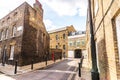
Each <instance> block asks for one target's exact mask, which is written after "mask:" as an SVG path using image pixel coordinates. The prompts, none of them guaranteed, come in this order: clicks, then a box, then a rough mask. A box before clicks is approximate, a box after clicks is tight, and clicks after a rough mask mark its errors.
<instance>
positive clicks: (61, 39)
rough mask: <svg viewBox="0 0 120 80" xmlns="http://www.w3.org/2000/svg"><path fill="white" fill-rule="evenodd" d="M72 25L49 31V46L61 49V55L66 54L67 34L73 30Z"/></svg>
mask: <svg viewBox="0 0 120 80" xmlns="http://www.w3.org/2000/svg"><path fill="white" fill-rule="evenodd" d="M74 31H75V29H74V27H73V26H72V25H70V26H67V27H63V28H59V29H56V30H51V31H49V32H48V33H49V35H50V48H54V49H62V53H63V54H62V56H66V57H67V56H68V34H70V33H71V32H74Z"/></svg>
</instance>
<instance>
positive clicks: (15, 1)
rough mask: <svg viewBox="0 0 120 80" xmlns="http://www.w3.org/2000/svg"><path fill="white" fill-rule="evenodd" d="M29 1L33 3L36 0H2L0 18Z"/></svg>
mask: <svg viewBox="0 0 120 80" xmlns="http://www.w3.org/2000/svg"><path fill="white" fill-rule="evenodd" d="M25 1H26V2H28V3H29V4H31V5H32V4H33V3H34V2H35V1H34V0H7V1H6V0H1V1H0V10H1V12H0V18H2V17H4V16H5V15H7V14H8V13H9V12H11V11H12V10H14V9H15V8H16V7H18V6H19V5H21V4H22V3H23V2H25Z"/></svg>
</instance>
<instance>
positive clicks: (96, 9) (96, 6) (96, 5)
mask: <svg viewBox="0 0 120 80" xmlns="http://www.w3.org/2000/svg"><path fill="white" fill-rule="evenodd" d="M95 1H96V2H95V15H96V14H97V12H98V0H95Z"/></svg>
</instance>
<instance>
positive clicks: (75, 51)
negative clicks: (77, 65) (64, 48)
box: [68, 31, 86, 58]
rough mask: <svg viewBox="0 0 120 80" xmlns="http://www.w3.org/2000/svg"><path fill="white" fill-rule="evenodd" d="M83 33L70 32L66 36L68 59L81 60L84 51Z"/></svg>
mask: <svg viewBox="0 0 120 80" xmlns="http://www.w3.org/2000/svg"><path fill="white" fill-rule="evenodd" d="M85 43H86V39H85V32H84V31H78V32H72V33H71V34H69V35H68V57H72V58H81V57H82V56H83V54H82V52H83V51H84V50H85V49H86V44H85Z"/></svg>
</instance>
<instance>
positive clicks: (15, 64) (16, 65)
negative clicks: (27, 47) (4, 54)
mask: <svg viewBox="0 0 120 80" xmlns="http://www.w3.org/2000/svg"><path fill="white" fill-rule="evenodd" d="M17 63H18V60H16V61H15V71H14V74H16V73H17Z"/></svg>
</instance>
